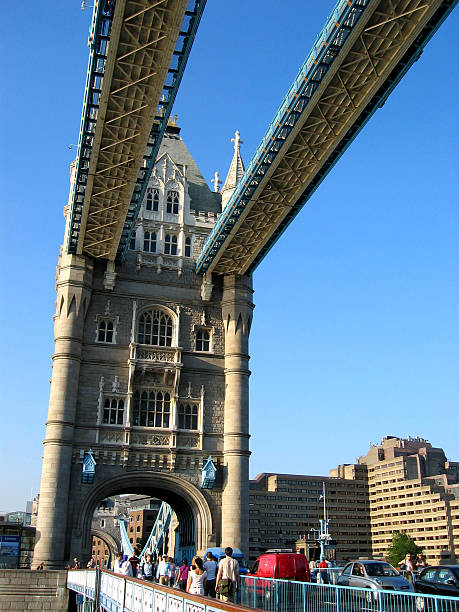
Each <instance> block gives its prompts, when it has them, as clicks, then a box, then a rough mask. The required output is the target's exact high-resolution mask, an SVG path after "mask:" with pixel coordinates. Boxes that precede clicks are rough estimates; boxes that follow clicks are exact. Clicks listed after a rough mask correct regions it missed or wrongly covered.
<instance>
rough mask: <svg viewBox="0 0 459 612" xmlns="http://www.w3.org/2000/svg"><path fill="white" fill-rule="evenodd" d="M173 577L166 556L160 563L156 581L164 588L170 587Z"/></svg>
mask: <svg viewBox="0 0 459 612" xmlns="http://www.w3.org/2000/svg"><path fill="white" fill-rule="evenodd" d="M171 575H172V572H171V566H170V565H169V561H168V557H167V555H164V556H163V557H162V559H161V561H160V562H159V563H158V569H157V570H156V580H158V582H159V584H162V585H163V586H169V582H170V577H171Z"/></svg>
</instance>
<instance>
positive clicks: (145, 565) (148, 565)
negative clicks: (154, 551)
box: [140, 554, 153, 582]
mask: <svg viewBox="0 0 459 612" xmlns="http://www.w3.org/2000/svg"><path fill="white" fill-rule="evenodd" d="M140 577H141V578H142V580H148V582H153V560H152V556H151V555H150V554H148V555H146V556H145V559H144V560H143V561H142V562H141V563H140Z"/></svg>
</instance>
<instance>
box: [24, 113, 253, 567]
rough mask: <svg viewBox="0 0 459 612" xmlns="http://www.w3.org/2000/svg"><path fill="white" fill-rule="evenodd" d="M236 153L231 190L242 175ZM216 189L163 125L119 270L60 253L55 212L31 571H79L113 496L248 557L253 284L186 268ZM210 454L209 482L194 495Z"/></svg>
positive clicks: (195, 541) (200, 540)
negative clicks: (170, 515) (52, 309)
mask: <svg viewBox="0 0 459 612" xmlns="http://www.w3.org/2000/svg"><path fill="white" fill-rule="evenodd" d="M239 144H240V140H239V137H238V135H237V136H236V138H235V139H234V156H233V162H232V164H231V166H230V172H229V176H228V178H227V181H226V182H225V185H226V187H227V190H226V191H228V189H229V186H230V185H233V184H234V185H236V183H237V180H238V178H239V174H240V173H241V172H242V169H243V166H242V161H241V159H240V151H239ZM74 170H75V169H74V168H73V173H72V179H71V189H73V186H74V183H73V181H74V176H75V175H74ZM233 175H234V176H233ZM218 185H219V182H218V180H216V181H215V189H216V191H214V192H212V191H211V190H210V189H209V187H208V186H207V184H206V183H205V181H204V179H203V177H202V175H201V173H200V171H199V169H198V167H197V166H196V163H195V162H194V160H193V158H192V157H191V155H190V153H189V152H188V150H187V148H186V146H185V144H184V142H183V140H182V139H181V137H180V129H179V128H178V127H177V126H176V125H175V124H174V123H171V124H170V125H169V127H168V130H167V133H166V135H165V137H164V139H163V141H162V144H161V149H160V152H159V155H158V157H157V160H156V163H155V165H154V168H153V172H152V174H151V178H150V180H149V183H148V187H147V190H146V193H145V197H144V199H143V202H142V206H141V209H140V213H139V215H138V219H137V222H136V228H135V233H134V234H133V235H132V239H131V241H130V250H129V251H128V252H127V255H126V257H125V260H124V262H123V263H120V264H116V265H115V263H114V261H113V259H110V258H108V261H107V258H105V257H104V258H101V259H98V258H93V257H90V256H88V255H84V254H83V251H82V248H83V247H82V246H81V245H80V246H81V248H80V247H78V248H77V253H81V254H76V255H70V254H68V253H67V248H66V245H67V243H68V240H69V238H70V235H69V232H71V231H72V230H71V227H72V225H71V222H70V221H71V215H72V211H71V210H70V208H69V206H67V207H66V208H65V210H64V213H65V217H66V232H65V238H64V247H63V248H62V249H61V252H60V255H59V262H58V266H57V275H56V290H57V300H56V313H55V315H54V330H55V352H54V355H53V375H52V382H51V393H50V403H49V413H48V421H47V433H46V439H45V442H44V455H43V469H42V480H41V488H40V505H39V510H38V520H37V545H36V548H35V557H34V564H35V565H37V564H38V563H40V562H42V561H43V562H44V564H45V567H47V568H59V567H62V566H63V564H64V563H65V562H66V561H67V560H68V559H70V558H72V557H73V556H77V557H79V558H80V559H81V560H82V562H83V563H85V562H86V560H87V559H88V558H89V556H90V553H91V522H92V516H93V512H94V509H95V508H96V506H97V504H98V503H99V502H100V500H102V499H105V498H107V497H109V496H112V495H117V494H121V493H136V494H144V495H148V496H150V497H156V498H159V499H162V500H164V501H166V502H167V503H169V505H170V506H171V507H172V508H173V510H174V511H175V513H176V515H177V519H178V521H179V528H178V533H179V536H180V544H181V546H183V547H188V548H189V547H190V546H193V547H194V549H195V550H196V551H197V552H200V553H202V552H204V551H205V549H206V548H207V547H208V546H215V545H223V546H225V545H232V546H235V547H239V548H241V549H242V550H245V551H247V550H248V482H249V469H248V464H249V418H248V414H249V411H248V378H249V370H248V360H249V356H248V337H249V332H250V326H251V320H252V310H253V304H252V288H251V278H250V277H248V276H234V275H233V276H232V275H229V276H224V277H223V276H215V275H214V278H213V279H209V278H207V277H204V278H203V277H201V276H198V275H197V274H196V273H195V271H194V267H195V260H196V257H197V256H198V254H199V252H200V251H201V248H202V245H203V242H204V240H205V238H206V236H207V235H208V234H209V232H210V231H211V230H212V227H213V225H214V223H215V221H216V219H217V217H218V215H219V213H220V211H221V194H220V193H219V192H218ZM226 195H228V194H226ZM87 222H88V223H89V220H88V221H87ZM91 223H92V221H91ZM98 239H99V240H103V228H101V229H100V232H99V234H98ZM85 248H89V247H87V245H86V247H85ZM210 455H211V456H212V458H213V462H214V465H215V467H216V478H215V482H214V484H213V487H212V488H209V487H208V486H207V487H206V488H202V487H201V468H202V465H203V462H204V461H205V460H207V459H208V457H209V456H210ZM83 467H84V469H85V472H84V473H82V470H83Z"/></svg>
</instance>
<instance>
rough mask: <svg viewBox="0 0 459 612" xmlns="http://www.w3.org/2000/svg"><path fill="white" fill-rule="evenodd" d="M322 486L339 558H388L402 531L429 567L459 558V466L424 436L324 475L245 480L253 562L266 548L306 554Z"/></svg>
mask: <svg viewBox="0 0 459 612" xmlns="http://www.w3.org/2000/svg"><path fill="white" fill-rule="evenodd" d="M322 483H325V487H326V491H327V512H328V517H329V518H330V533H331V536H332V538H333V539H334V540H336V545H337V548H336V556H337V558H338V559H346V558H348V557H368V556H373V557H381V556H385V555H386V554H387V551H388V548H389V546H390V543H391V541H392V534H393V532H394V531H404V532H406V533H407V534H408V535H409V536H410V537H412V538H413V539H414V540H415V542H416V543H417V544H418V545H419V546H421V547H422V548H423V550H424V553H425V556H426V559H427V561H428V562H429V563H431V564H433V563H440V562H450V563H451V562H452V563H454V562H456V560H457V559H459V463H456V462H451V461H448V460H447V458H446V456H445V453H444V451H443V450H442V449H441V448H434V447H433V446H432V445H431V444H430V443H429V442H428V441H427V440H424V439H423V438H408V439H403V438H397V437H395V436H387V437H385V438H383V440H382V441H381V443H380V444H376V445H372V446H371V447H370V450H369V451H368V453H367V454H366V455H364V456H362V457H360V458H359V459H358V462H357V463H356V464H342V465H339V466H338V467H337V468H335V469H332V470H330V476H329V477H321V476H301V475H294V474H260V475H259V476H257V477H256V478H255V480H253V481H251V482H250V558H251V559H254V558H255V557H256V556H257V555H258V554H260V553H261V552H263V551H264V550H266V549H269V548H279V547H281V548H283V547H287V548H292V546H293V545H294V544H295V543H296V542H299V543H298V545H297V547H298V546H300V547H302V544H301V542H304V549H305V550H306V549H307V548H308V545H309V544H310V542H311V540H312V539H313V537H312V534H313V532H312V531H311V530H314V529H315V530H317V529H318V527H319V520H320V519H321V518H323V508H322V502H321V501H319V497H320V495H321V491H322Z"/></svg>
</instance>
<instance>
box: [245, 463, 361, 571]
mask: <svg viewBox="0 0 459 612" xmlns="http://www.w3.org/2000/svg"><path fill="white" fill-rule="evenodd" d="M324 484H325V491H326V507H327V516H328V518H329V519H330V534H331V537H332V538H333V540H334V541H336V555H337V558H339V559H345V558H347V557H367V556H368V555H370V554H371V539H370V521H369V499H368V487H367V481H366V473H365V469H363V468H361V467H360V466H356V467H355V468H354V469H353V470H346V474H345V475H344V476H343V477H340V478H329V477H321V476H301V475H297V474H259V475H258V476H257V477H256V478H255V479H254V480H251V481H250V559H251V560H254V559H255V558H256V557H257V556H258V555H259V554H260V553H261V552H263V551H265V550H266V549H270V548H290V549H292V548H295V543H296V542H297V541H298V540H300V539H301V540H302V542H303V544H302V545H299V546H297V548H299V549H300V550H303V551H304V552H309V556H311V554H312V552H313V551H312V550H310V548H312V547H313V542H314V538H315V537H316V536H317V530H318V529H319V520H320V519H323V500H322V490H323V485H324ZM316 552H317V553H318V551H316Z"/></svg>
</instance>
